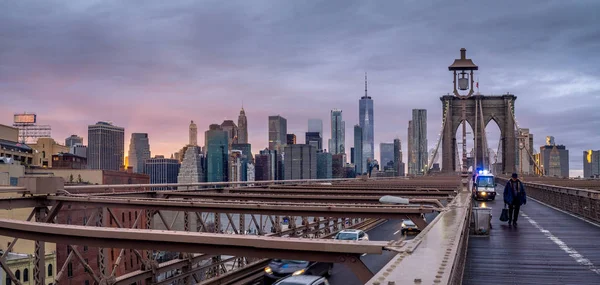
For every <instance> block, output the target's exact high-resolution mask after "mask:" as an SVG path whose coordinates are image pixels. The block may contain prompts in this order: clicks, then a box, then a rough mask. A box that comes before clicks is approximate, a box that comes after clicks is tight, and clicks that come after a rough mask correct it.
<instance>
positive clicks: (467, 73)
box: [448, 48, 479, 98]
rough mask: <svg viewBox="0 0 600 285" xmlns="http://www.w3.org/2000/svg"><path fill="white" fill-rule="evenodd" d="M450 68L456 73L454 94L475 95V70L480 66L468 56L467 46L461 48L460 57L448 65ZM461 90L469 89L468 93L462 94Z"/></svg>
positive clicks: (459, 95)
mask: <svg viewBox="0 0 600 285" xmlns="http://www.w3.org/2000/svg"><path fill="white" fill-rule="evenodd" d="M448 70H450V71H452V72H453V74H454V95H456V96H458V97H463V98H464V97H469V96H471V95H473V92H474V91H473V85H474V79H473V71H474V70H479V67H478V66H477V65H475V63H473V61H472V60H471V59H470V58H467V50H466V49H465V48H461V49H460V58H459V59H455V60H454V63H452V65H450V66H448ZM457 84H458V86H457ZM459 90H461V91H466V90H469V91H468V94H466V95H461V94H460V93H459V92H458V91H459Z"/></svg>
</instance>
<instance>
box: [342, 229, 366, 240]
mask: <svg viewBox="0 0 600 285" xmlns="http://www.w3.org/2000/svg"><path fill="white" fill-rule="evenodd" d="M334 239H337V240H369V235H368V234H367V233H365V231H363V230H341V231H340V232H339V233H337V235H335V237H334Z"/></svg>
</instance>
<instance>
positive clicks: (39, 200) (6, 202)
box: [0, 196, 49, 210]
mask: <svg viewBox="0 0 600 285" xmlns="http://www.w3.org/2000/svg"><path fill="white" fill-rule="evenodd" d="M48 205H49V203H48V202H47V201H45V200H44V199H43V197H42V196H34V197H19V198H3V199H0V209H1V210H12V209H22V208H35V207H45V206H48Z"/></svg>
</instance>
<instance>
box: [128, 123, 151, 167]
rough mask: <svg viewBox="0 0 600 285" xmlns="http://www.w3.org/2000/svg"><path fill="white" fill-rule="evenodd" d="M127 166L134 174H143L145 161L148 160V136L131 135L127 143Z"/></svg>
mask: <svg viewBox="0 0 600 285" xmlns="http://www.w3.org/2000/svg"><path fill="white" fill-rule="evenodd" d="M128 157H129V166H131V167H132V168H133V172H135V173H144V171H145V170H146V167H145V163H146V159H150V143H149V141H148V134H146V133H132V134H131V140H130V141H129V154H128Z"/></svg>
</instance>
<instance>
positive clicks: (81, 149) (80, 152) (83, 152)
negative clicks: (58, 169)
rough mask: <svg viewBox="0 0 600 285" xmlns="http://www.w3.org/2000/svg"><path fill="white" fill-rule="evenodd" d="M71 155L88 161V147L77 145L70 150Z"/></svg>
mask: <svg viewBox="0 0 600 285" xmlns="http://www.w3.org/2000/svg"><path fill="white" fill-rule="evenodd" d="M69 153H71V154H74V155H77V156H80V157H84V158H86V161H87V146H85V145H82V144H75V145H73V146H71V147H70V148H69Z"/></svg>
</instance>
